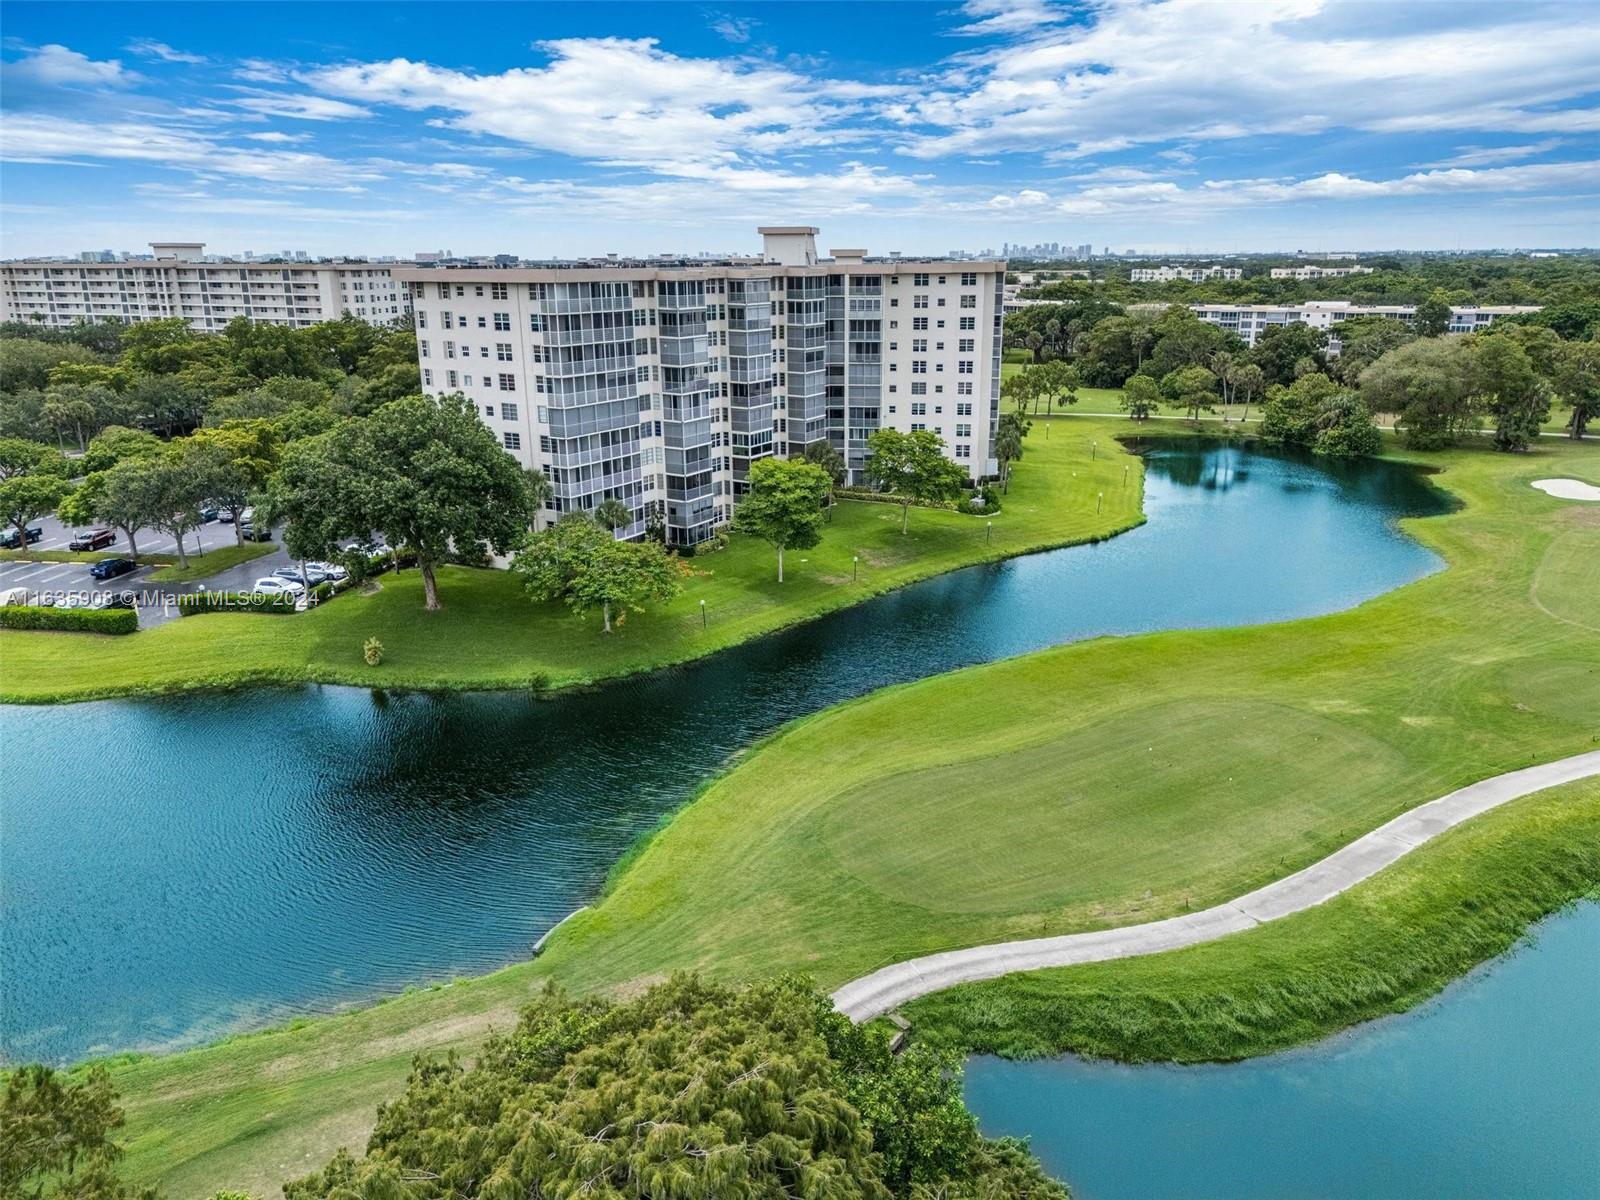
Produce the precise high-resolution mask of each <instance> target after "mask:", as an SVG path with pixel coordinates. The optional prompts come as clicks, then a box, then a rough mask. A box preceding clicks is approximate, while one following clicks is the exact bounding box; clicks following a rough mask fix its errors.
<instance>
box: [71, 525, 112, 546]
mask: <svg viewBox="0 0 1600 1200" xmlns="http://www.w3.org/2000/svg"><path fill="white" fill-rule="evenodd" d="M116 540H117V534H116V530H114V529H80V530H78V532H77V533H75V534H73V535H72V540H71V541H70V542H68V543H67V549H68V550H103V549H104V548H105V547H107V546H109V545H112V544H113V543H114V542H115V541H116Z"/></svg>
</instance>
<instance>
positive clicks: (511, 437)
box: [500, 429, 522, 450]
mask: <svg viewBox="0 0 1600 1200" xmlns="http://www.w3.org/2000/svg"><path fill="white" fill-rule="evenodd" d="M500 440H501V441H503V442H504V443H505V445H506V449H507V450H521V449H522V435H521V434H520V433H514V432H512V431H511V430H509V429H508V430H506V431H505V432H504V433H502V434H501V435H500Z"/></svg>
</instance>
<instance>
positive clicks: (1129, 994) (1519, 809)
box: [906, 779, 1600, 1062]
mask: <svg viewBox="0 0 1600 1200" xmlns="http://www.w3.org/2000/svg"><path fill="white" fill-rule="evenodd" d="M1597 882H1600V781H1596V780H1592V779H1591V780H1584V781H1582V782H1580V783H1575V784H1568V785H1567V786H1565V787H1561V788H1552V789H1551V790H1550V791H1547V792H1540V793H1538V794H1536V795H1533V796H1528V797H1526V798H1524V799H1522V800H1519V801H1516V802H1514V803H1512V804H1508V805H1506V806H1504V807H1503V808H1500V809H1497V810H1495V811H1494V812H1491V813H1488V814H1486V815H1485V816H1482V817H1480V818H1478V819H1477V820H1475V821H1471V822H1468V823H1467V824H1466V825H1463V826H1461V827H1459V828H1457V829H1454V830H1452V831H1451V832H1450V833H1448V834H1446V835H1444V836H1443V837H1441V838H1439V839H1438V840H1437V841H1436V842H1432V843H1430V844H1428V845H1427V846H1424V847H1423V848H1422V849H1420V850H1418V851H1416V852H1414V853H1412V854H1411V855H1409V856H1407V857H1406V858H1404V859H1402V860H1401V861H1400V862H1398V863H1396V864H1395V865H1394V866H1393V867H1391V868H1390V869H1389V870H1387V871H1384V872H1382V873H1380V874H1379V875H1377V876H1375V877H1373V878H1372V879H1370V880H1368V881H1367V882H1366V883H1363V884H1361V885H1359V886H1358V887H1355V888H1353V889H1351V890H1350V891H1348V892H1346V893H1345V894H1344V895H1342V896H1338V897H1336V898H1334V899H1333V900H1331V901H1329V902H1328V903H1326V904H1324V905H1321V906H1320V907H1318V908H1314V909H1309V910H1307V911H1306V912H1303V913H1297V914H1295V915H1294V916H1292V917H1286V918H1284V919H1283V920H1281V921H1274V922H1272V923H1270V924H1267V925H1262V926H1260V927H1258V928H1256V929H1252V930H1250V931H1249V932H1248V933H1242V934H1238V935H1236V936H1234V937H1230V938H1225V939H1223V940H1221V941H1217V942H1211V943H1208V944H1206V945H1203V946H1194V947H1191V948H1189V949H1187V950H1178V951H1173V952H1171V953H1167V954H1154V955H1150V956H1149V957H1146V958H1130V959H1123V960H1121V961H1118V962H1106V963H1092V964H1089V965H1086V966H1081V967H1068V968H1062V969H1059V970H1048V971H1031V972H1025V973H1020V974H1016V975H1011V976H1007V977H1006V978H1004V979H997V980H994V981H992V982H988V983H981V984H967V985H963V986H961V987H956V988H951V989H950V990H949V991H947V992H941V993H938V994H936V995H933V996H928V997H925V998H924V999H922V1000H918V1001H916V1002H914V1003H913V1004H911V1005H909V1006H907V1010H906V1015H907V1016H909V1017H910V1019H911V1021H912V1023H913V1027H914V1029H915V1036H917V1037H919V1038H923V1039H925V1040H927V1041H930V1042H935V1043H941V1044H946V1045H953V1046H958V1047H960V1048H962V1049H964V1050H977V1051H987V1052H993V1053H998V1054H1004V1055H1007V1056H1008V1057H1016V1058H1029V1057H1039V1056H1041V1055H1047V1054H1061V1053H1064V1052H1067V1051H1072V1052H1075V1053H1079V1054H1087V1055H1091V1056H1094V1057H1099V1058H1116V1059H1122V1060H1125V1061H1135V1062H1142V1061H1152V1060H1159V1061H1175V1062H1203V1061H1214V1060H1227V1059H1237V1058H1246V1057H1249V1056H1251V1055H1256V1054H1265V1053H1269V1052H1271V1051H1273V1050H1281V1049H1284V1048H1285V1047H1288V1046H1292V1045H1295V1044H1297V1043H1300V1042H1306V1041H1311V1040H1313V1039H1316V1038H1320V1037H1325V1036H1326V1035H1328V1034H1329V1033H1332V1032H1334V1031H1336V1030H1339V1029H1342V1028H1345V1027H1346V1026H1349V1025H1353V1024H1355V1023H1357V1022H1359V1021H1367V1020H1371V1019H1372V1018H1374V1017H1380V1016H1384V1015H1385V1014H1388V1013H1395V1012H1402V1011H1404V1010H1405V1009H1407V1008H1410V1007H1412V1006H1413V1005H1415V1004H1418V1003H1420V1002H1421V1001H1423V1000H1426V999H1427V998H1428V997H1430V996H1432V995H1434V994H1435V993H1437V992H1438V991H1439V990H1440V989H1441V988H1443V987H1444V986H1445V984H1447V983H1449V982H1450V981H1451V980H1452V979H1455V978H1456V977H1458V976H1459V975H1461V974H1463V973H1464V972H1466V971H1468V970H1470V969H1471V968H1472V967H1473V966H1475V965H1476V964H1478V963H1480V962H1482V961H1484V960H1485V959H1488V958H1492V957H1494V956H1495V955H1498V954H1501V953H1503V952H1505V951H1506V950H1508V949H1510V948H1511V946H1513V945H1514V944H1515V943H1516V941H1517V939H1518V938H1519V937H1521V935H1522V932H1523V931H1524V930H1525V929H1526V928H1527V927H1528V926H1529V925H1530V924H1532V923H1533V922H1534V921H1537V920H1538V919H1539V918H1541V917H1543V916H1545V915H1547V914H1548V913H1551V912H1553V911H1555V910H1556V909H1558V908H1560V907H1562V906H1563V905H1564V904H1567V903H1569V902H1570V901H1573V900H1576V899H1578V898H1580V897H1583V896H1586V895H1588V896H1591V897H1595V896H1596V893H1595V890H1594V889H1595V887H1596V884H1597Z"/></svg>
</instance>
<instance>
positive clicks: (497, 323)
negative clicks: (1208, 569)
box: [478, 284, 511, 333]
mask: <svg viewBox="0 0 1600 1200" xmlns="http://www.w3.org/2000/svg"><path fill="white" fill-rule="evenodd" d="M495 286H497V287H504V286H505V285H504V284H496V285H495ZM478 323H479V324H482V323H483V318H482V317H479V318H478ZM494 327H495V328H496V329H498V330H500V331H501V332H502V333H509V332H510V331H511V314H510V313H503V312H497V313H495V315H494Z"/></svg>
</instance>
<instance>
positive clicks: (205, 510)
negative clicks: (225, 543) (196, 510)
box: [200, 504, 219, 525]
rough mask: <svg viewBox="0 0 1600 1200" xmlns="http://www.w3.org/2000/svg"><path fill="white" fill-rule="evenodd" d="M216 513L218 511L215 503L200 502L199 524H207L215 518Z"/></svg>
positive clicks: (217, 513)
mask: <svg viewBox="0 0 1600 1200" xmlns="http://www.w3.org/2000/svg"><path fill="white" fill-rule="evenodd" d="M218 515H219V511H218V509H217V506H216V505H215V504H202V505H201V506H200V524H202V525H209V524H211V522H213V521H215V520H216V519H217V517H218Z"/></svg>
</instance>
